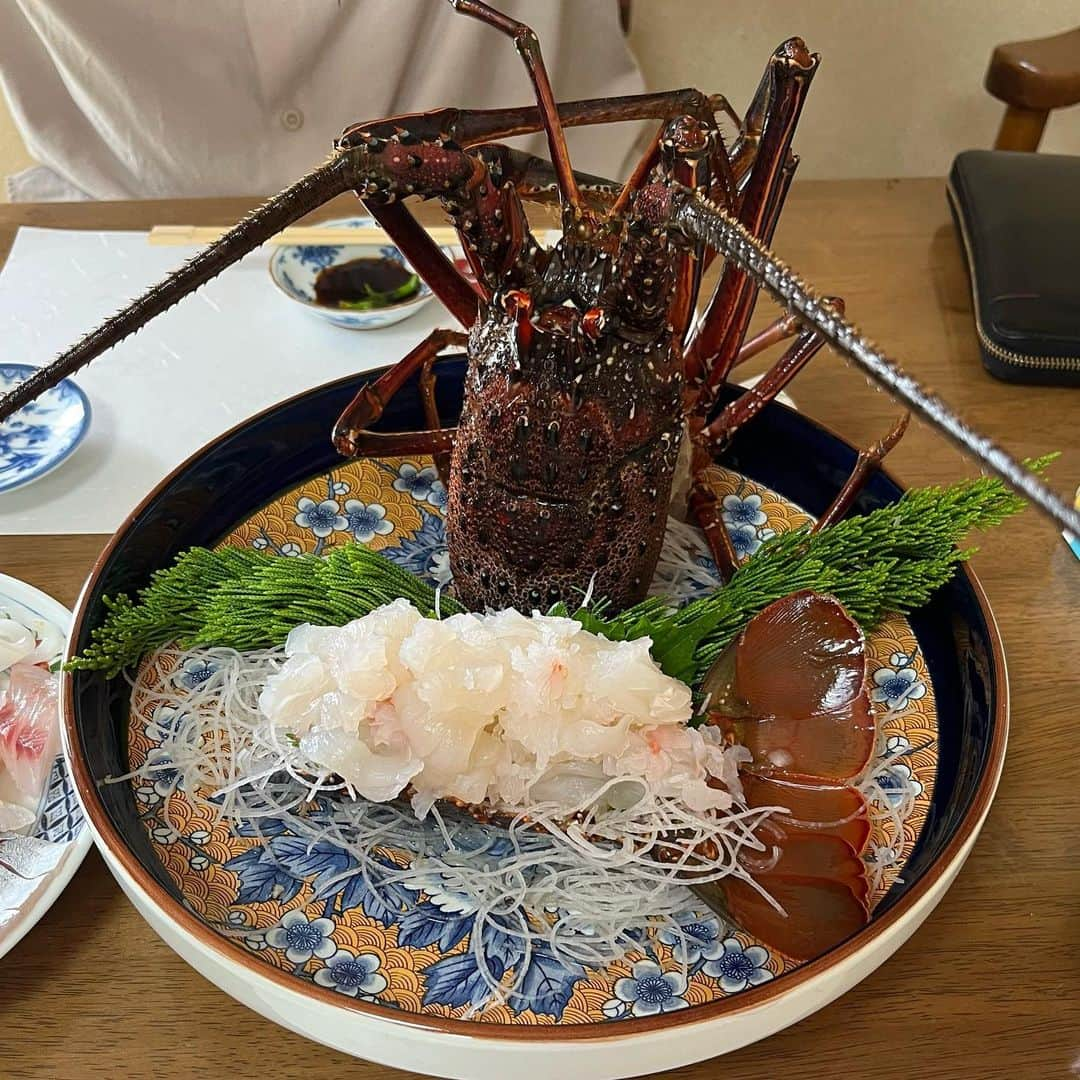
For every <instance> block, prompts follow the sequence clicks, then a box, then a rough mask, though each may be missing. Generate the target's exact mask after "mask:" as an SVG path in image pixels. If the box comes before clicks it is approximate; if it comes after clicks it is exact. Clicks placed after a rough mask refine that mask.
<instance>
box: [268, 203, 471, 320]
mask: <svg viewBox="0 0 1080 1080" xmlns="http://www.w3.org/2000/svg"><path fill="white" fill-rule="evenodd" d="M323 224H324V225H325V227H327V228H334V229H342V228H345V229H371V228H378V224H379V223H378V222H377V221H376V220H375V219H374V218H372V217H351V218H342V219H340V220H338V221H327V222H324V223H323ZM442 250H443V253H444V254H445V255H446V256H447V257H448V258H449V259H450V260H451V261H453V260H455V259H456V258H457V257H458V255H459V254H460V252H459V251H455V249H454V248H450V247H444V248H443V249H442ZM361 258H385V259H393V260H394V261H395V262H398V263H400V264H401V265H402V266H404V267H405V269H406V270H409V271H410V272H412V267H411V266H410V265H409V263H408V262H407V261H406V259H405V256H404V255H402V253H401V252H400V251H399V250H398V249H397V248H396V247H394V246H393V245H392V244H332V245H309V244H284V245H282V246H281V247H279V248H276V249H275V250H274V254H273V255H271V256H270V277H271V279H272V280H273V282H274V284H275V285H276V286H277V287H278V288H279V289H280V290H281V291H282V292H283V293H284V294H285V295H286V296H287V297H288V298H289V299H290V300H292V301H294V302H295V303H297V304H302V305H303V306H304V307H305V308H306V309H307V310H308V311H310V312H311V313H312V315H317V316H318V317H319V318H320V319H325V320H326V321H327V322H331V323H333V324H334V325H335V326H342V327H344V328H345V329H346V330H381V329H382V328H383V327H384V326H393V325H394V323H397V322H401V320H402V319H407V318H408V317H409V316H410V315H415V314H416V312H418V311H419V310H420V309H421V308H422V307H424V305H425V304H427V302H428V301H429V300H430V299H431V298H432V297H433V296H434V295H435V294H434V293H433V292H432V291H431V289H430V288H429V287H428V285H427V283H426V282H425V281H423V280H422V279H421V281H420V289H419V291H418V292H417V293H416V295H415V296H413V297H411V298H410V299H408V300H403V301H401V302H400V303H397V304H391V305H390V306H389V307H384V308H377V309H375V310H374V311H350V310H348V309H347V308H332V307H327V306H326V305H325V304H318V303H316V302H315V278H316V277H318V275H319V272H320V271H321V270H324V269H325V268H326V267H328V266H338V265H340V264H341V263H345V262H349V261H350V260H352V259H361Z"/></svg>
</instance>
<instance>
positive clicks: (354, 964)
mask: <svg viewBox="0 0 1080 1080" xmlns="http://www.w3.org/2000/svg"><path fill="white" fill-rule="evenodd" d="M267 942H268V943H269V944H273V942H271V941H270V938H269V935H267ZM379 963H380V961H379V958H378V956H376V955H375V954H374V953H351V952H349V950H348V949H338V950H337V952H335V953H334V954H333V955H332V956H331V957H330V958H329V959H328V960H327V961H326V967H324V968H320V969H319V970H318V971H316V972H315V981H316V982H317V983H318V984H319V986H330V987H333V988H334V989H335V990H336V991H337V992H338V993H339V994H346V995H347V996H349V997H358V998H360V999H361V1000H363V1001H374V1000H375V996H376V995H377V994H381V993H382V992H383V991H384V990H385V989H386V985H387V984H386V976H385V975H383V974H382V973H381V972H380V971H379Z"/></svg>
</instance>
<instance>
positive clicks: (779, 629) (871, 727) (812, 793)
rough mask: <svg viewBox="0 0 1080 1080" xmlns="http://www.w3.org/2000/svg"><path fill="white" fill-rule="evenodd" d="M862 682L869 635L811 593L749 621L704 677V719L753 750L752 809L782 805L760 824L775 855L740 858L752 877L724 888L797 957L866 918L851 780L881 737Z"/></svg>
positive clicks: (747, 768)
mask: <svg viewBox="0 0 1080 1080" xmlns="http://www.w3.org/2000/svg"><path fill="white" fill-rule="evenodd" d="M867 682H868V680H867V666H866V643H865V639H864V637H863V634H862V631H861V630H860V629H859V627H858V625H857V624H856V623H855V622H854V620H852V619H851V617H850V616H849V615H848V614H847V612H846V611H845V610H844V608H843V606H842V605H841V604H840V602H839V601H838V600H836V599H834V598H833V597H830V596H824V595H820V594H817V593H812V592H809V591H803V592H797V593H793V594H791V595H790V596H787V597H784V598H783V599H782V600H778V601H776V602H775V603H773V604H771V605H769V606H768V607H767V608H765V609H764V610H763V611H761V612H760V613H759V614H758V615H756V616H755V617H754V618H753V619H751V620H750V622H749V623H748V624H747V626H746V629H745V630H744V631H743V633H742V635H741V636H740V638H739V640H738V641H737V642H736V643H735V645H734V646H732V649H731V655H730V656H728V657H725V658H722V660H721V661H720V662H719V663H718V665H717V674H716V677H714V678H712V679H710V678H709V677H707V678H706V680H705V689H706V690H707V691H708V692H709V693H710V696H711V699H712V700H715V701H716V704H717V706H718V707H717V708H716V709H714V710H713V711H711V712H710V714H709V722H710V723H711V724H712V725H714V726H716V727H718V728H719V729H720V730H721V731H722V732H723V733H724V735H725V737H727V738H728V739H730V740H732V741H733V742H736V743H739V744H741V745H742V746H745V747H746V749H747V750H748V751H749V754H750V757H751V760H750V761H749V762H747V763H745V764H744V765H743V767H742V784H743V792H744V795H745V799H746V804H747V806H748V807H750V808H751V809H753V808H755V807H765V806H772V807H782V808H783V809H782V810H781V811H779V812H774V813H773V814H772V815H770V817H769V818H768V819H766V820H764V821H763V822H762V823H761V824H760V825H759V826H758V830H757V837H758V839H759V840H760V841H761V842H762V844H763V845H764V846H765V848H766V850H767V851H768V852H769V853H770V854H769V856H768V857H766V858H760V857H758V856H757V855H756V854H755V855H751V854H750V853H748V852H743V853H742V855H741V862H742V867H743V869H744V871H746V873H747V874H748V876H749V877H750V878H751V879H752V882H753V884H751V883H750V882H748V881H746V880H740V879H739V878H737V877H731V878H727V879H724V880H723V881H722V882H719V883H718V885H719V888H720V890H721V892H722V895H723V898H724V902H725V906H726V908H727V910H728V913H729V914H730V915H731V917H732V918H733V919H735V921H736V922H738V923H739V924H740V925H741V926H743V927H744V929H746V930H747V931H748V932H750V933H752V934H755V935H756V936H758V937H760V938H761V939H762V940H763V941H765V942H766V943H767V944H769V945H771V946H773V947H774V948H776V949H779V950H780V951H781V952H784V953H786V954H787V955H789V956H792V957H794V958H795V959H810V958H812V957H814V956H818V955H820V954H821V953H823V952H825V951H826V950H827V949H829V948H831V947H832V946H834V945H837V944H839V943H840V942H841V941H843V940H845V939H846V938H848V937H849V936H850V935H851V934H853V933H855V932H856V931H858V930H859V929H861V928H862V927H863V926H865V925H866V923H867V922H868V921H869V917H870V913H869V905H868V899H869V892H870V888H869V879H868V876H867V872H866V865H865V863H864V862H863V858H862V856H863V852H864V851H865V849H866V846H867V843H868V841H869V837H870V822H869V817H868V808H867V803H866V799H865V797H864V795H863V794H862V792H861V791H859V789H858V788H856V787H854V786H853V785H852V784H851V783H850V781H852V780H855V779H856V778H858V777H860V776H861V775H862V774H863V772H864V771H865V770H866V768H867V766H868V765H869V763H870V761H871V758H872V756H873V753H874V748H875V744H876V740H877V726H876V721H875V717H874V712H873V708H872V706H871V703H870V695H869V689H868V685H867ZM725 683H726V685H725ZM755 885H756V886H757V888H755ZM766 894H767V895H766ZM770 898H771V901H773V902H770Z"/></svg>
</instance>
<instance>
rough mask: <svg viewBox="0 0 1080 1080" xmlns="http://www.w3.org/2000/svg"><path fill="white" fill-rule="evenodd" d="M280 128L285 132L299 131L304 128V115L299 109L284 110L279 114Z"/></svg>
mask: <svg viewBox="0 0 1080 1080" xmlns="http://www.w3.org/2000/svg"><path fill="white" fill-rule="evenodd" d="M281 126H282V127H283V128H284V129H285V130H286V131H299V130H300V129H301V128H302V127H303V126H304V114H303V113H302V112H301V111H300V110H299V109H286V110H285V111H284V112H283V113H282V114H281Z"/></svg>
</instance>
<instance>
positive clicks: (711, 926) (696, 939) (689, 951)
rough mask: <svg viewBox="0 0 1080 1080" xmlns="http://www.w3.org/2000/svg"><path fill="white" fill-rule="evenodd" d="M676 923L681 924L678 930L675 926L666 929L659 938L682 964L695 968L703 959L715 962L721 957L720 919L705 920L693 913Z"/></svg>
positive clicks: (658, 935)
mask: <svg viewBox="0 0 1080 1080" xmlns="http://www.w3.org/2000/svg"><path fill="white" fill-rule="evenodd" d="M684 920H685V921H684ZM676 921H677V922H678V924H679V925H678V928H677V929H676V928H675V927H674V926H668V927H664V929H663V930H661V931H660V933H659V934H657V938H658V939H659V940H660V941H661V942H663V944H665V945H667V946H670V948H671V955H672V956H674V957H675V959H676V960H677V961H678V962H679V963H680V964H686V965H687V966H693V965H694V964H697V963H698V961H699V960H701V959H702V958H704V959H706V960H715V959H716V958H717V956H719V954H720V952H721V951H722V948H723V946H722V943H721V941H720V934H721V932H722V927H721V926H720V921H719V920H718V919H703V918H700V917H699V916H697V915H695V914H694V913H692V912H691V913H687V915H684V916H683V917H681V918H679V919H677V920H676Z"/></svg>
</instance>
